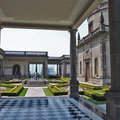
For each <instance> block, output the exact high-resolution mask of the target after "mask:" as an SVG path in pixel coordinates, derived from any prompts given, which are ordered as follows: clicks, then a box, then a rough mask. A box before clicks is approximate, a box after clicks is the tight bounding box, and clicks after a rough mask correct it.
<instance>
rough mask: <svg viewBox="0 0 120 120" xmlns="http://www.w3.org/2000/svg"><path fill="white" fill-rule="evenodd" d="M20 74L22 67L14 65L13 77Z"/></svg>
mask: <svg viewBox="0 0 120 120" xmlns="http://www.w3.org/2000/svg"><path fill="white" fill-rule="evenodd" d="M18 73H20V66H19V65H14V66H13V75H16V74H18Z"/></svg>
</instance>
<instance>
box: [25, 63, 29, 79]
mask: <svg viewBox="0 0 120 120" xmlns="http://www.w3.org/2000/svg"><path fill="white" fill-rule="evenodd" d="M24 77H25V78H28V63H27V61H24Z"/></svg>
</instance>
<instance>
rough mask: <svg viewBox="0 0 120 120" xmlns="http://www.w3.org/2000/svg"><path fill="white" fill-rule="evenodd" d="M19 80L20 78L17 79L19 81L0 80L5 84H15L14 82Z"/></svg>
mask: <svg viewBox="0 0 120 120" xmlns="http://www.w3.org/2000/svg"><path fill="white" fill-rule="evenodd" d="M21 82H22V81H21V80H19V81H2V83H5V84H11V83H13V84H15V83H21Z"/></svg>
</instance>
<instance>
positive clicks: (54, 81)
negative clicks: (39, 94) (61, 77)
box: [49, 80, 67, 83]
mask: <svg viewBox="0 0 120 120" xmlns="http://www.w3.org/2000/svg"><path fill="white" fill-rule="evenodd" d="M49 82H50V83H67V82H65V81H56V80H50V81H49Z"/></svg>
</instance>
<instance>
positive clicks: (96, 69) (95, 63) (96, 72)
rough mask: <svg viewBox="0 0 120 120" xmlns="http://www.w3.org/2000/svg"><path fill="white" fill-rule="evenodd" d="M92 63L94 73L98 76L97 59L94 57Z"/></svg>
mask: <svg viewBox="0 0 120 120" xmlns="http://www.w3.org/2000/svg"><path fill="white" fill-rule="evenodd" d="M94 65H95V68H94V69H95V75H96V76H98V59H97V58H95V61H94Z"/></svg>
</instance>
